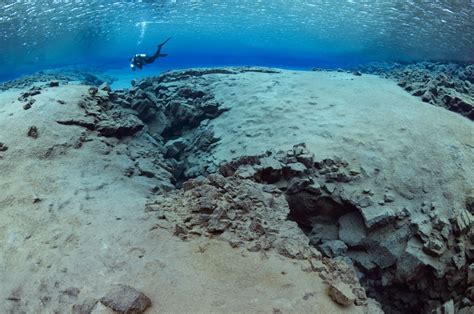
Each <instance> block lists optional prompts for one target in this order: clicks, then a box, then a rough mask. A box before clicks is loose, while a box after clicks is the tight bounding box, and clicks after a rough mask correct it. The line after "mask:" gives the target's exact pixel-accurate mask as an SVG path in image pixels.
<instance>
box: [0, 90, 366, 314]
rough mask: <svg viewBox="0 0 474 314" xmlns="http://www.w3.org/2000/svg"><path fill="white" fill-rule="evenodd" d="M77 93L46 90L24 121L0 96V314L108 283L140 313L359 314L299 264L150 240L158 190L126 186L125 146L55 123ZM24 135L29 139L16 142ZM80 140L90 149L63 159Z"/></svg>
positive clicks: (154, 235)
mask: <svg viewBox="0 0 474 314" xmlns="http://www.w3.org/2000/svg"><path fill="white" fill-rule="evenodd" d="M86 93H87V87H84V86H74V85H69V86H60V87H57V88H49V89H46V90H43V91H42V93H41V94H40V95H38V96H35V97H34V98H35V99H36V102H35V103H34V105H33V107H32V108H31V109H29V110H24V109H23V108H22V105H23V103H20V102H19V101H16V99H17V98H18V96H19V91H8V92H5V93H2V94H0V125H1V126H2V127H1V130H0V142H3V143H5V144H6V145H7V146H8V147H9V149H8V150H7V151H5V152H0V156H1V158H0V174H1V179H0V191H1V192H0V266H1V267H0V280H1V285H0V312H1V313H22V312H23V313H53V312H59V313H67V312H69V311H70V310H71V307H72V305H73V304H82V303H83V302H84V300H86V299H87V298H91V297H92V298H100V297H102V296H103V295H104V294H105V293H106V292H107V290H108V289H109V287H110V286H111V285H112V284H115V283H122V284H129V285H131V286H133V287H135V288H137V289H139V290H141V291H143V292H144V293H145V294H146V295H148V296H149V297H150V298H151V300H152V302H153V307H152V308H151V309H150V310H149V313H158V312H160V313H186V312H188V313H190V312H192V313H210V312H222V313H224V312H225V313H230V312H234V313H237V312H241V313H249V312H260V313H272V311H273V309H280V310H281V311H283V312H284V313H285V312H294V313H310V312H322V313H337V312H344V311H348V312H351V313H352V312H356V311H360V309H357V308H355V307H351V308H349V309H346V310H344V309H342V308H340V307H338V306H337V305H335V304H334V303H333V302H332V301H331V300H330V299H329V298H328V297H327V295H326V293H325V291H324V289H325V288H324V285H323V284H322V281H321V279H320V278H319V277H318V276H317V275H316V274H315V273H306V272H303V271H302V270H301V268H302V265H301V264H299V262H293V261H290V260H288V259H285V258H283V257H281V256H279V255H275V254H274V253H271V252H270V253H268V258H263V256H261V255H260V254H257V253H249V252H246V251H245V252H242V251H241V250H237V249H231V248H230V247H229V245H228V244H227V243H224V242H218V241H209V240H200V241H201V242H199V241H198V240H196V241H192V242H182V241H181V240H179V239H178V238H176V237H173V236H172V235H171V234H170V233H169V232H168V231H167V230H163V229H160V228H158V229H154V230H151V229H153V226H154V225H155V223H156V219H155V218H154V215H150V214H148V213H145V212H144V203H145V199H146V197H147V196H148V194H149V191H150V189H151V188H152V187H153V186H155V184H156V182H153V180H152V179H150V178H146V177H144V176H132V177H131V178H128V177H125V176H124V172H125V171H126V169H127V168H128V167H129V166H130V165H132V164H133V162H132V161H131V160H130V159H129V157H128V156H127V155H126V154H125V153H124V152H125V151H126V145H125V144H118V145H117V146H116V147H115V148H114V150H113V151H112V149H110V148H109V146H108V145H107V144H106V143H112V144H117V142H118V140H116V139H105V138H99V137H97V136H95V135H94V133H93V132H88V131H85V129H83V128H81V127H76V126H64V125H60V124H57V123H55V120H58V119H67V118H74V117H77V115H80V114H81V111H79V109H78V106H77V102H78V100H79V99H80V98H81V95H82V94H86ZM57 99H62V100H66V102H67V103H66V104H64V105H60V104H58V103H57V102H56V100H57ZM235 123H237V121H235ZM31 125H35V126H37V128H38V130H39V134H40V135H39V137H38V138H37V139H33V138H30V137H27V135H26V134H27V131H28V129H29V127H30V126H31ZM86 133H87V138H88V139H89V140H91V141H88V142H85V143H84V144H83V146H82V147H81V148H79V149H75V148H74V147H72V146H73V145H74V144H75V143H77V141H78V139H79V137H80V136H81V135H82V134H86ZM63 144H64V145H63ZM52 147H53V149H51V150H50V148H52ZM48 151H49V153H48ZM110 151H112V152H110ZM119 153H120V154H119ZM37 198H38V199H41V200H40V201H37V202H35V199H37ZM150 230H151V231H150ZM202 241H206V242H208V243H207V244H204V243H203V242H202ZM201 251H203V252H201ZM282 272H285V273H286V274H283V273H282ZM71 288H78V289H79V291H80V292H79V294H78V295H77V290H76V291H75V290H74V289H71ZM311 294H314V296H311ZM8 298H13V299H14V300H7V299H8ZM103 311H104V310H103V309H102V310H97V311H96V312H101V313H102V312H103Z"/></svg>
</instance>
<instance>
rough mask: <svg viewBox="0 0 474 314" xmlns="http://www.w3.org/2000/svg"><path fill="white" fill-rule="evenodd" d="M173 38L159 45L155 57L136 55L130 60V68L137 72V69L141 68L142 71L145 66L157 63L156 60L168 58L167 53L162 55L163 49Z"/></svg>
mask: <svg viewBox="0 0 474 314" xmlns="http://www.w3.org/2000/svg"><path fill="white" fill-rule="evenodd" d="M170 39H171V38H168V39H167V40H165V41H164V42H163V43H161V44H159V45H158V50H156V52H155V54H154V55H153V56H151V57H150V56H148V55H146V54H136V55H134V56H133V57H132V58H130V62H131V63H130V68H132V70H133V71H135V70H136V68H139V69H140V70H141V69H142V68H143V66H144V65H146V64H150V63H153V62H155V60H156V58H158V57H166V56H167V55H168V54H166V53H161V48H162V47H163V46H164V45H165V44H166V43H167V42H168V40H170Z"/></svg>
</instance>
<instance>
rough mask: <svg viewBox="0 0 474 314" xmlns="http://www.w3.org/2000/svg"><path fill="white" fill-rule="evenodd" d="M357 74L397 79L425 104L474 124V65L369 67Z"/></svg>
mask: <svg viewBox="0 0 474 314" xmlns="http://www.w3.org/2000/svg"><path fill="white" fill-rule="evenodd" d="M358 70H360V71H361V72H363V73H370V74H377V75H381V76H383V77H387V78H390V79H394V80H396V81H397V82H398V85H400V86H401V87H402V88H404V89H405V90H406V91H407V92H409V93H411V94H412V95H414V96H417V97H420V98H421V100H422V101H424V102H427V103H430V104H432V105H435V106H440V107H443V108H446V109H448V110H450V111H453V112H456V113H459V114H461V115H463V116H465V117H467V118H469V119H471V120H474V65H465V64H454V63H447V64H443V63H431V62H420V63H415V64H409V65H403V64H398V63H393V64H390V63H370V64H368V65H363V66H359V67H358Z"/></svg>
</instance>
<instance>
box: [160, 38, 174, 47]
mask: <svg viewBox="0 0 474 314" xmlns="http://www.w3.org/2000/svg"><path fill="white" fill-rule="evenodd" d="M170 39H171V37H170V38H168V39H167V40H165V41H164V42H162V43H161V44H159V45H158V47H159V48H161V47H163V46H164V44H166V43H167V42H168V41H169V40H170Z"/></svg>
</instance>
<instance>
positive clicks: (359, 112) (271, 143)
mask: <svg viewBox="0 0 474 314" xmlns="http://www.w3.org/2000/svg"><path fill="white" fill-rule="evenodd" d="M208 88H209V90H210V91H211V93H214V94H215V95H216V98H217V99H218V100H219V101H221V102H223V105H224V106H226V107H228V108H230V110H229V111H228V112H225V113H224V114H222V115H221V116H220V117H218V118H217V119H215V120H212V121H211V123H210V125H211V126H213V128H214V131H215V133H216V137H218V138H220V142H219V144H218V145H217V148H216V151H215V153H214V157H215V160H216V164H218V163H219V162H221V161H222V160H229V159H232V158H233V157H237V156H242V155H256V154H261V153H262V152H264V151H265V150H268V149H274V150H279V149H282V150H286V149H289V148H291V146H292V145H294V144H297V143H301V142H305V143H306V144H307V147H308V148H309V150H310V151H311V152H314V153H315V154H316V158H317V159H323V158H325V157H332V156H340V157H342V158H344V159H345V160H346V161H348V162H349V164H350V165H351V166H352V167H354V168H356V169H357V168H358V167H362V168H363V171H365V172H367V174H368V175H370V176H372V177H376V178H377V179H376V181H377V185H378V186H371V187H370V188H372V189H373V190H374V191H375V193H376V194H379V193H378V192H380V194H382V195H383V189H384V188H390V189H392V190H393V191H394V192H395V193H397V194H399V195H400V196H401V197H400V198H399V199H398V197H397V199H398V201H397V205H399V206H400V208H402V207H403V206H408V207H409V208H413V206H414V204H413V200H410V199H415V200H417V201H418V200H419V201H420V202H421V201H434V202H436V203H437V204H438V205H441V206H440V207H441V208H440V210H442V211H445V212H447V214H451V210H453V209H458V208H461V207H460V206H463V205H464V198H465V195H466V193H468V191H469V190H470V189H473V188H474V124H473V123H472V121H470V120H468V119H467V118H464V117H462V116H460V115H458V114H455V113H452V112H449V111H447V110H445V109H442V108H439V107H435V106H432V105H429V104H426V103H423V102H421V101H420V100H418V99H417V98H415V97H413V96H411V95H409V94H408V93H407V92H405V91H404V90H403V89H402V88H400V87H399V86H397V85H396V83H394V82H392V81H390V80H385V79H382V78H379V77H376V76H372V75H363V76H354V75H352V74H347V73H338V72H294V71H282V72H281V73H280V74H267V73H245V74H239V75H228V76H222V78H221V79H219V80H217V79H216V80H215V81H213V84H212V85H211V86H209V87H208ZM376 169H379V170H380V173H379V174H377V175H376V173H378V170H376ZM378 188H379V189H381V191H377V189H378ZM425 194H426V195H425ZM420 196H422V197H421V199H420ZM403 202H405V203H403ZM416 206H418V204H417V205H416Z"/></svg>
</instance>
